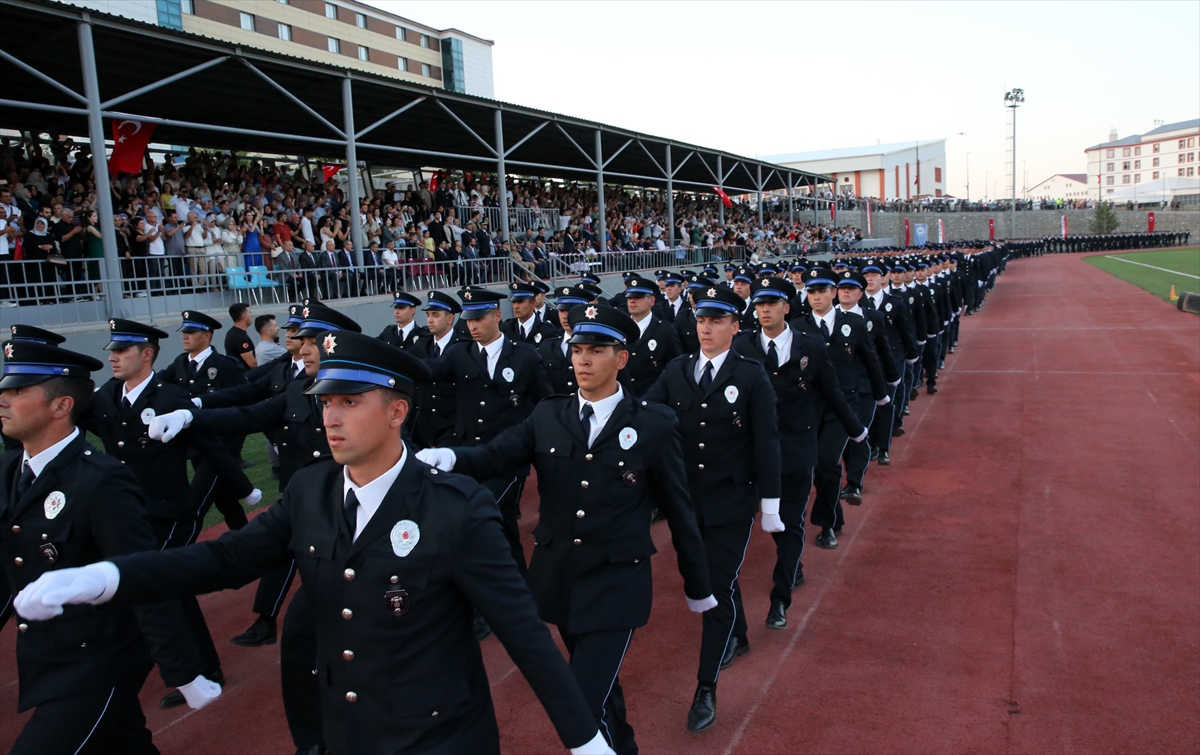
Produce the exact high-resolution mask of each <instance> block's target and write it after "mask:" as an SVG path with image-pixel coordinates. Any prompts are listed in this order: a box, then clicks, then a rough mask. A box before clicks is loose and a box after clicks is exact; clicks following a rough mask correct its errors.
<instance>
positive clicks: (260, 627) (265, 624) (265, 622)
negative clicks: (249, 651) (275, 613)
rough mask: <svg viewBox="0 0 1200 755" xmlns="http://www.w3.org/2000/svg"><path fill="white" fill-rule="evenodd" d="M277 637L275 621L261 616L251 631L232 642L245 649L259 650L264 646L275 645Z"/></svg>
mask: <svg viewBox="0 0 1200 755" xmlns="http://www.w3.org/2000/svg"><path fill="white" fill-rule="evenodd" d="M276 636H277V635H276V630H275V619H272V618H270V617H268V616H259V617H258V619H257V620H256V621H255V622H254V623H253V624H251V625H250V628H249V629H247V630H246V631H245V632H242V633H241V634H239V635H238V636H237V637H234V638H233V639H232V640H230V642H232V643H233V644H234V645H241V646H242V647H245V648H257V647H262V646H263V645H274V644H275V640H276Z"/></svg>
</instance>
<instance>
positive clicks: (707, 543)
mask: <svg viewBox="0 0 1200 755" xmlns="http://www.w3.org/2000/svg"><path fill="white" fill-rule="evenodd" d="M734 505H741V502H740V501H739V502H737V503H736V504H734ZM753 531H754V517H750V518H749V519H744V520H739V521H736V522H729V523H727V524H717V525H712V526H709V525H705V524H704V523H703V522H701V523H700V537H701V539H702V540H703V541H704V553H705V555H706V556H707V557H708V578H709V580H710V581H711V582H712V588H713V597H714V598H716V599H717V606H716V608H712V609H709V610H707V611H705V612H704V614H703V616H704V620H703V621H704V623H703V632H702V634H701V638H700V670H699V671H698V672H697V674H696V678H697V679H698V680H699V681H700V682H701V683H703V684H716V683H717V677H718V676H719V675H720V673H721V658H722V657H723V656H724V655H725V647H726V645H728V644H729V638H730V637H735V636H736V637H740V638H742V639H745V637H746V612H745V611H744V610H742V588H741V586H740V585H739V584H738V573H739V572H740V571H741V570H742V562H743V561H744V560H745V558H746V548H747V547H748V546H749V545H750V533H751V532H753Z"/></svg>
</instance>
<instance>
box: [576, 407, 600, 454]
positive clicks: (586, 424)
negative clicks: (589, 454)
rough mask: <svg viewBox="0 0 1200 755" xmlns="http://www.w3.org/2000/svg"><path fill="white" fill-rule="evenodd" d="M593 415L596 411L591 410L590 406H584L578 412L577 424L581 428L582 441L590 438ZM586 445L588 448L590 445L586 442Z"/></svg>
mask: <svg viewBox="0 0 1200 755" xmlns="http://www.w3.org/2000/svg"><path fill="white" fill-rule="evenodd" d="M595 413H596V410H595V409H593V408H592V405H591V404H584V405H583V409H582V410H581V411H580V412H579V424H580V425H581V426H582V427H583V439H584V441H589V439H590V438H591V437H592V415H593V414H595ZM588 445H589V446H590V445H591V443H590V442H588Z"/></svg>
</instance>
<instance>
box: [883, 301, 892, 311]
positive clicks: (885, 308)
mask: <svg viewBox="0 0 1200 755" xmlns="http://www.w3.org/2000/svg"><path fill="white" fill-rule="evenodd" d="M883 311H884V312H891V311H892V303H891V302H888V303H887V304H884V305H883Z"/></svg>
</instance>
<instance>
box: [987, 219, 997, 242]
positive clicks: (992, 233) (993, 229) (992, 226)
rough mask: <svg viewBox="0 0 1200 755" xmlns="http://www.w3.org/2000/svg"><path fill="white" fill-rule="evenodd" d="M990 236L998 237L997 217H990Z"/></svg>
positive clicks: (990, 237)
mask: <svg viewBox="0 0 1200 755" xmlns="http://www.w3.org/2000/svg"><path fill="white" fill-rule="evenodd" d="M988 238H989V239H995V238H996V219H995V218H988Z"/></svg>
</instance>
